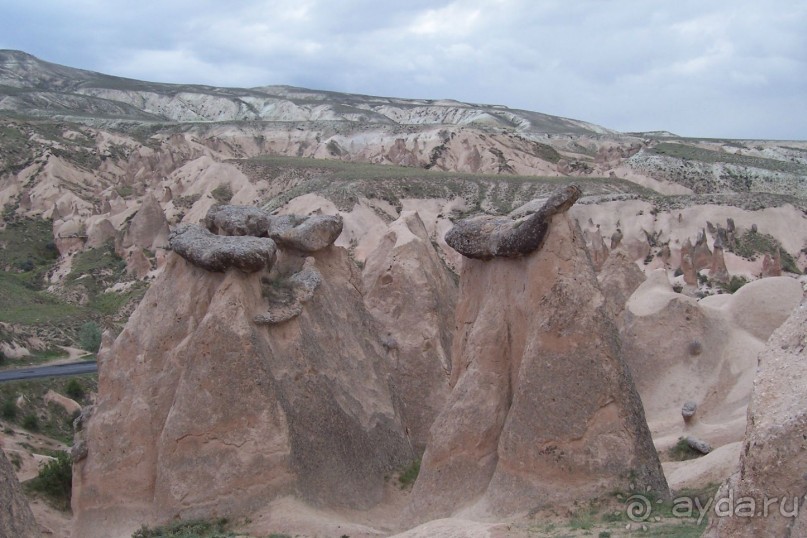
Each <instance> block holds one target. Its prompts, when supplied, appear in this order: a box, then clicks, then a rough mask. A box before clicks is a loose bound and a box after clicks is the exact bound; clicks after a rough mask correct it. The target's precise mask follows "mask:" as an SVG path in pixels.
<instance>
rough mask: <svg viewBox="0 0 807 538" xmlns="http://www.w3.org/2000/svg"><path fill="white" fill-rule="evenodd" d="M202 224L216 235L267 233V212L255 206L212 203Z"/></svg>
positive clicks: (265, 235) (260, 235)
mask: <svg viewBox="0 0 807 538" xmlns="http://www.w3.org/2000/svg"><path fill="white" fill-rule="evenodd" d="M204 224H205V227H206V228H207V229H208V230H210V231H211V232H212V233H214V234H216V235H252V236H255V237H268V235H269V214H268V213H267V212H266V211H263V210H262V209H259V208H257V207H249V206H242V205H214V206H213V207H211V208H210V211H208V212H207V215H206V216H205V220H204Z"/></svg>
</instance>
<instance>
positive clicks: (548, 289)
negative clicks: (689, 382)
mask: <svg viewBox="0 0 807 538" xmlns="http://www.w3.org/2000/svg"><path fill="white" fill-rule="evenodd" d="M547 224H548V231H547V233H546V237H545V239H544V242H543V246H542V247H541V248H540V250H537V251H535V252H533V253H531V254H529V255H526V256H525V257H523V258H518V259H504V258H497V259H494V260H492V261H479V260H472V259H464V260H463V265H462V272H461V276H460V296H459V300H458V304H457V312H456V327H457V332H456V333H455V335H454V346H453V353H452V382H451V383H452V387H453V390H452V392H451V395H450V396H449V399H448V403H447V404H446V407H445V409H444V410H443V412H442V413H441V414H440V415H439V417H438V418H437V420H436V422H435V424H434V426H433V427H432V429H431V438H430V440H429V443H428V445H427V449H426V453H425V455H424V457H423V462H422V466H421V472H420V476H419V477H418V480H417V482H416V484H415V488H414V491H413V501H412V505H411V506H410V512H411V513H412V514H413V516H414V517H416V518H418V519H427V518H433V517H441V516H445V515H449V514H452V513H454V512H456V511H457V510H458V509H460V508H462V507H465V506H468V505H471V504H474V503H476V505H477V506H478V507H479V508H481V509H483V510H486V511H489V512H491V513H494V514H499V515H504V514H512V513H515V512H519V511H523V510H527V509H531V508H535V507H540V506H546V505H550V504H553V503H557V502H564V501H571V500H580V499H585V498H590V497H593V496H598V495H602V494H605V493H607V492H611V491H614V490H619V489H623V490H628V489H629V488H631V487H638V488H641V489H645V488H648V487H649V488H651V489H653V490H654V491H656V492H658V493H659V494H661V495H666V494H667V485H666V482H665V479H664V475H663V474H662V470H661V465H660V464H659V460H658V456H657V454H656V451H655V449H654V446H653V442H652V440H651V438H650V432H649V430H648V427H647V423H646V422H645V417H644V411H643V409H642V404H641V401H640V400H639V396H638V394H637V392H636V389H635V388H634V386H633V382H632V380H631V377H630V374H629V372H628V369H627V367H626V365H625V362H624V361H623V359H622V356H621V350H620V344H619V338H618V336H617V332H616V329H615V327H614V324H613V321H612V319H611V317H610V316H609V315H608V312H607V309H606V305H605V299H604V297H603V294H602V292H601V291H600V289H599V287H598V285H597V279H596V276H595V274H594V270H593V267H592V264H591V261H590V259H589V256H588V255H587V253H586V250H585V241H584V239H583V236H582V233H581V231H580V228H579V227H578V226H577V225H576V224H575V223H573V222H572V220H571V219H570V218H569V217H568V216H567V214H566V213H565V212H560V213H558V214H556V215H555V216H554V217H552V218H551V219H549V220H548V221H547Z"/></svg>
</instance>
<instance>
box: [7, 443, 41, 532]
mask: <svg viewBox="0 0 807 538" xmlns="http://www.w3.org/2000/svg"><path fill="white" fill-rule="evenodd" d="M41 535H42V533H41V532H40V530H39V526H38V525H37V523H36V520H34V514H33V513H31V507H29V506H28V501H27V500H26V499H25V495H24V494H23V492H22V488H21V487H20V483H19V482H18V481H17V477H16V476H15V474H14V468H13V467H12V466H11V463H10V462H9V461H8V459H6V454H5V452H3V450H2V449H0V536H3V537H8V538H38V537H39V536H41Z"/></svg>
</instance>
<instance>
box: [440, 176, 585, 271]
mask: <svg viewBox="0 0 807 538" xmlns="http://www.w3.org/2000/svg"><path fill="white" fill-rule="evenodd" d="M581 194H582V190H581V189H580V187H578V186H577V185H569V186H568V187H564V188H562V189H560V190H558V191H556V192H555V193H553V194H552V196H550V197H549V199H548V200H547V201H546V202H545V203H544V205H543V207H541V209H539V210H538V211H536V212H535V213H533V214H532V215H529V216H527V217H524V218H522V219H519V220H513V219H511V218H509V217H492V216H482V217H475V218H470V219H465V220H462V221H460V222H458V223H457V224H456V225H455V226H454V227H453V228H451V229H450V230H449V231H448V233H446V237H445V239H446V243H448V244H449V246H451V248H453V249H454V250H456V251H457V252H459V253H460V254H462V255H463V256H466V257H468V258H476V259H479V260H490V259H492V258H495V257H504V258H516V257H519V256H524V255H526V254H529V253H530V252H533V251H535V250H538V249H539V248H541V245H542V244H543V242H544V238H545V237H546V233H547V231H548V230H549V223H550V221H551V220H552V217H553V216H554V215H556V214H558V213H563V212H565V211H567V210H568V209H569V208H570V207H572V205H573V204H574V203H575V202H576V201H577V199H578V198H580V195H581Z"/></svg>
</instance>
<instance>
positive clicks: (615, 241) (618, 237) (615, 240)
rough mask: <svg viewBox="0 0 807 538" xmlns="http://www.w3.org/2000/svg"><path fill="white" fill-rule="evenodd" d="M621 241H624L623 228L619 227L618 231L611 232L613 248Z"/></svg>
mask: <svg viewBox="0 0 807 538" xmlns="http://www.w3.org/2000/svg"><path fill="white" fill-rule="evenodd" d="M621 243H622V230H620V229H619V228H617V229H616V231H615V232H614V233H612V234H611V250H614V249H615V248H617V247H618V246H619V245H620V244H621Z"/></svg>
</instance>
